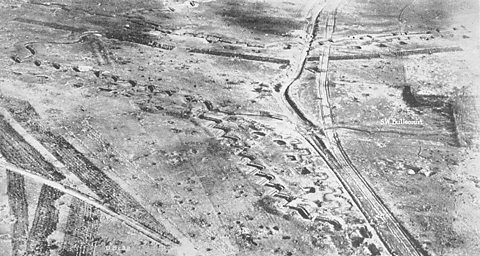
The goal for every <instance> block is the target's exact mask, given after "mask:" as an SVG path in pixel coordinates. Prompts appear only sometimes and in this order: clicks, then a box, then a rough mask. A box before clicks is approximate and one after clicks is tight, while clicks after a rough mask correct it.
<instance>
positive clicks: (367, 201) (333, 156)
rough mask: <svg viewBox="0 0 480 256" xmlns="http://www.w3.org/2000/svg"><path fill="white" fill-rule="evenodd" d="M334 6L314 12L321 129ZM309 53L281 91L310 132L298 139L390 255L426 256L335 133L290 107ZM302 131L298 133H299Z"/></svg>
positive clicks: (326, 115)
mask: <svg viewBox="0 0 480 256" xmlns="http://www.w3.org/2000/svg"><path fill="white" fill-rule="evenodd" d="M336 2H337V6H335V7H334V8H328V9H326V8H322V10H321V11H320V12H318V14H317V17H316V18H315V21H314V24H316V23H317V22H319V21H320V20H323V21H324V22H325V23H324V24H325V25H324V27H323V31H324V38H322V42H323V43H322V46H321V49H320V51H321V52H322V56H321V57H320V58H319V64H318V70H319V72H318V73H317V79H316V82H317V88H318V96H319V99H320V101H319V102H318V103H319V105H320V106H319V107H320V110H321V117H322V120H321V122H322V125H321V127H332V123H333V117H332V114H331V107H330V91H329V86H328V80H327V73H328V61H329V55H330V47H331V37H332V34H333V32H334V30H335V20H336V11H337V8H338V1H336ZM315 32H316V29H313V30H312V36H314V37H315V35H316V33H315ZM314 39H315V38H311V39H310V41H309V42H308V44H307V45H308V47H311V45H312V43H313V41H314ZM309 51H310V49H307V50H306V51H305V52H306V54H304V55H303V56H302V58H303V59H302V60H300V61H299V62H300V63H301V65H300V68H299V70H298V71H297V73H296V74H295V75H294V76H293V79H292V81H291V82H290V83H288V86H287V88H286V89H285V90H284V91H283V98H284V99H285V100H284V101H283V102H284V103H285V102H286V103H288V104H289V106H287V107H288V108H289V109H293V110H294V111H292V112H293V113H295V114H296V115H297V116H296V117H294V119H293V120H295V119H300V120H302V121H303V122H300V123H297V124H298V125H299V126H301V125H303V126H305V124H310V125H309V126H310V127H308V126H307V127H304V129H303V130H307V131H308V130H310V131H312V130H313V133H310V134H306V133H302V135H303V136H304V137H305V138H306V139H307V141H309V143H310V144H311V145H312V147H314V148H315V150H316V151H317V153H318V154H319V155H320V156H322V158H323V159H324V160H325V162H326V163H327V165H328V166H329V167H330V169H331V170H332V171H333V172H334V174H335V175H336V177H337V178H338V179H339V181H340V183H341V184H342V185H343V187H344V188H345V190H346V191H347V192H348V193H349V195H350V197H351V198H352V199H353V201H354V202H355V204H356V205H357V207H358V208H359V209H360V211H361V212H362V213H363V215H364V216H365V218H366V219H367V221H368V222H369V224H370V225H371V226H372V227H373V229H374V230H375V231H376V232H377V234H378V236H379V238H380V240H381V241H382V243H383V244H384V246H385V247H386V249H387V250H388V252H389V253H390V254H392V255H418V256H420V255H427V253H426V252H425V251H424V250H423V249H421V247H420V246H419V245H418V243H417V242H416V241H415V240H414V239H413V238H412V237H411V236H410V235H409V234H408V232H407V231H406V230H405V228H404V227H403V226H402V225H401V224H400V223H399V222H398V220H397V219H396V218H395V217H394V216H393V214H392V213H391V212H390V211H389V210H388V208H387V207H386V206H385V204H384V203H383V202H382V201H381V199H380V198H379V197H378V196H377V194H376V193H375V191H374V190H373V188H372V187H371V186H370V185H369V184H368V182H367V181H366V180H365V179H364V178H363V176H362V175H361V173H360V172H359V171H358V170H357V169H356V168H355V166H354V165H353V163H352V162H351V161H350V159H349V157H348V155H347V154H346V152H345V150H344V149H343V147H342V145H341V143H340V140H339V138H338V135H337V133H336V132H335V130H333V131H332V130H330V131H328V132H327V131H325V130H322V131H323V132H325V133H324V134H319V133H318V132H317V131H316V130H318V128H321V127H315V126H313V125H312V124H313V122H311V121H309V120H308V119H306V118H305V115H304V114H303V112H302V110H301V109H299V108H298V106H297V104H296V103H295V102H293V103H292V99H291V97H290V96H289V93H290V92H289V89H290V87H291V85H292V84H294V83H296V82H297V81H298V80H299V79H300V77H301V75H302V70H303V69H305V62H306V60H307V59H308V53H309ZM301 130H302V129H299V131H301Z"/></svg>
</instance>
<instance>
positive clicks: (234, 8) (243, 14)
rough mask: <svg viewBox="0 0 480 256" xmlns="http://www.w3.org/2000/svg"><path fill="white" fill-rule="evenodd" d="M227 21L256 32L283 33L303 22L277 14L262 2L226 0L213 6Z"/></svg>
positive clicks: (297, 27) (296, 27) (299, 27)
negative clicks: (219, 4)
mask: <svg viewBox="0 0 480 256" xmlns="http://www.w3.org/2000/svg"><path fill="white" fill-rule="evenodd" d="M214 8H215V9H216V12H217V14H218V15H220V16H221V17H222V18H223V19H224V20H225V21H226V22H227V23H229V24H232V25H236V26H240V27H242V28H245V29H248V30H250V31H252V32H255V33H258V34H274V35H283V34H285V33H287V32H289V31H290V30H297V29H301V28H302V26H303V24H302V23H301V22H299V21H298V20H294V19H293V18H288V17H281V16H278V10H275V9H274V8H272V7H271V6H270V5H269V4H267V3H264V2H260V1H257V2H254V3H252V2H247V1H239V0H228V1H225V2H223V5H222V6H214Z"/></svg>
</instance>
